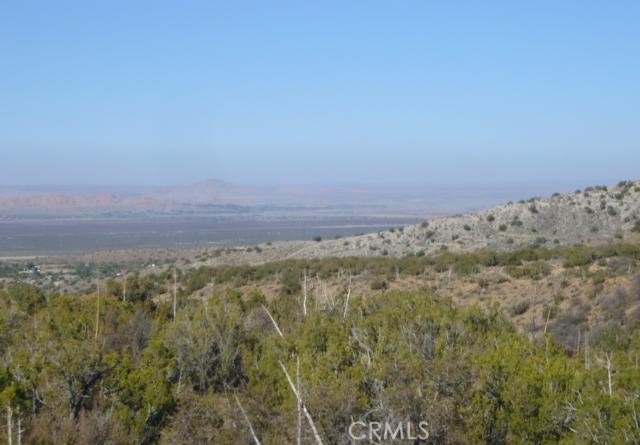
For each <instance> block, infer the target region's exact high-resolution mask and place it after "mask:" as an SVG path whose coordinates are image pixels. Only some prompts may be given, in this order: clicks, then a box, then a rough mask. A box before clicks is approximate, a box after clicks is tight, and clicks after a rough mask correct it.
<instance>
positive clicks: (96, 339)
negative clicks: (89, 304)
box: [95, 270, 100, 347]
mask: <svg viewBox="0 0 640 445" xmlns="http://www.w3.org/2000/svg"><path fill="white" fill-rule="evenodd" d="M96 291H97V293H98V298H97V304H96V333H95V346H96V347H98V333H99V332H100V271H99V270H98V279H97V281H96Z"/></svg>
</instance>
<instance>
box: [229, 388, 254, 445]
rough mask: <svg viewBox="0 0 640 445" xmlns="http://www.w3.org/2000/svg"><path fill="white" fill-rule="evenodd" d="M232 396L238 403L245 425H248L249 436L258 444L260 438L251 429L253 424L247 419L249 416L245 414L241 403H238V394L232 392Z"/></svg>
mask: <svg viewBox="0 0 640 445" xmlns="http://www.w3.org/2000/svg"><path fill="white" fill-rule="evenodd" d="M233 397H235V399H236V403H237V404H238V408H240V412H241V413H242V417H244V420H245V421H246V422H247V425H248V426H249V431H250V432H251V437H253V441H254V442H255V444H256V445H260V439H258V436H257V434H256V431H255V430H254V429H253V425H252V424H251V420H250V419H249V416H247V413H246V411H245V410H244V408H243V407H242V404H241V403H240V399H238V395H237V394H235V393H234V394H233Z"/></svg>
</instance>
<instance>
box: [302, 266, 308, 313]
mask: <svg viewBox="0 0 640 445" xmlns="http://www.w3.org/2000/svg"><path fill="white" fill-rule="evenodd" d="M302 314H303V315H304V316H305V317H306V316H307V269H305V270H304V280H303V282H302Z"/></svg>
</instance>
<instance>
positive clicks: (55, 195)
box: [0, 179, 549, 218]
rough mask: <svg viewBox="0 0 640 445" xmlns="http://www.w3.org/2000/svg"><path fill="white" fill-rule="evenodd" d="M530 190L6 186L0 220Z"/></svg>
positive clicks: (422, 209) (446, 199) (366, 211)
mask: <svg viewBox="0 0 640 445" xmlns="http://www.w3.org/2000/svg"><path fill="white" fill-rule="evenodd" d="M534 188H536V187H534V186H533V185H532V186H528V187H523V186H520V187H515V186H512V185H507V184H499V185H493V186H487V185H485V186H477V185H459V186H433V185H381V184H360V185H358V184H356V185H326V186H324V185H287V186H274V185H271V186H247V185H238V184H234V183H229V182H225V181H220V180H217V179H209V180H206V181H202V182H197V183H194V184H191V185H187V186H180V187H172V188H166V187H165V188H160V187H155V188H152V187H146V188H127V187H98V186H88V187H86V188H81V187H69V186H51V187H22V188H20V187H12V188H10V187H4V188H0V218H2V217H65V216H70V217H99V216H140V215H146V214H229V213H231V214H233V213H238V212H241V213H243V214H246V213H247V212H253V213H256V214H264V213H268V212H278V213H279V214H297V213H300V212H306V213H311V214H315V213H322V214H327V213H330V214H358V215H394V216H399V215H407V216H409V215H411V216H421V217H426V216H437V215H447V214H452V213H458V212H468V211H473V210H477V209H481V208H487V207H489V206H492V205H495V204H497V203H499V202H501V201H504V200H507V199H517V198H519V197H522V196H526V194H527V193H530V190H531V189H534ZM546 188H549V186H547V187H546Z"/></svg>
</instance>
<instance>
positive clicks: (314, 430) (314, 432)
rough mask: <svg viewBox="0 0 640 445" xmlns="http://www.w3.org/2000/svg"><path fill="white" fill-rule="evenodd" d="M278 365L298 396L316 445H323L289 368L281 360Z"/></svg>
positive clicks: (297, 398)
mask: <svg viewBox="0 0 640 445" xmlns="http://www.w3.org/2000/svg"><path fill="white" fill-rule="evenodd" d="M278 363H279V364H280V367H281V368H282V371H283V372H284V375H285V376H286V377H287V382H289V386H290V387H291V390H292V391H293V394H294V395H295V396H296V400H297V402H298V404H299V405H300V407H301V408H302V412H303V413H304V415H305V417H306V418H307V422H308V423H309V426H310V427H311V431H312V433H313V437H314V438H315V439H316V443H317V444H318V445H323V443H322V439H321V438H320V434H319V433H318V429H317V428H316V424H315V422H314V421H313V418H312V417H311V414H310V413H309V410H308V409H307V406H306V405H305V404H304V401H303V400H302V396H301V395H300V392H299V391H298V390H297V389H296V385H295V384H294V383H293V380H291V376H290V375H289V371H287V367H286V366H285V365H284V363H283V362H282V361H281V360H278Z"/></svg>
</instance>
